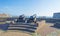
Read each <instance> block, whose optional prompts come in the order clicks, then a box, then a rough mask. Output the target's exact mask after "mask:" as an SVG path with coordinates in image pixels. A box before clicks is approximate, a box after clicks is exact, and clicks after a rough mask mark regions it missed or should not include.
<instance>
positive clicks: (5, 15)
mask: <svg viewBox="0 0 60 36" xmlns="http://www.w3.org/2000/svg"><path fill="white" fill-rule="evenodd" d="M1 17H3V18H4V17H11V16H10V15H8V14H5V13H3V14H0V18H1Z"/></svg>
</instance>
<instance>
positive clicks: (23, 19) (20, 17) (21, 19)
mask: <svg viewBox="0 0 60 36" xmlns="http://www.w3.org/2000/svg"><path fill="white" fill-rule="evenodd" d="M16 22H25V16H24V15H20V16H19V18H18V19H17V21H16Z"/></svg>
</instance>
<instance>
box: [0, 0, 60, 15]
mask: <svg viewBox="0 0 60 36" xmlns="http://www.w3.org/2000/svg"><path fill="white" fill-rule="evenodd" d="M55 12H60V0H0V13H7V14H10V15H21V14H25V15H26V16H28V15H32V14H37V16H53V13H55Z"/></svg>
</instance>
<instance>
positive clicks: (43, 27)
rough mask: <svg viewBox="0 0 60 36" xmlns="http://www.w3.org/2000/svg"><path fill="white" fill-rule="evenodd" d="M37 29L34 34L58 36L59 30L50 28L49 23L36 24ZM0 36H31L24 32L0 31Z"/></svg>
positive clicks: (59, 34) (59, 35)
mask: <svg viewBox="0 0 60 36" xmlns="http://www.w3.org/2000/svg"><path fill="white" fill-rule="evenodd" d="M38 23H39V27H38V28H37V30H36V33H38V35H41V36H60V29H56V28H53V27H50V26H52V25H53V24H51V23H45V21H41V22H38ZM0 36H32V35H30V34H27V33H25V32H21V31H6V32H5V31H2V30H0Z"/></svg>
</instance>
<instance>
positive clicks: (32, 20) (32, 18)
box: [27, 14, 36, 23]
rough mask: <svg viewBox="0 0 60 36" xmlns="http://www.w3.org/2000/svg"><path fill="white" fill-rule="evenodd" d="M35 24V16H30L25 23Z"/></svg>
mask: <svg viewBox="0 0 60 36" xmlns="http://www.w3.org/2000/svg"><path fill="white" fill-rule="evenodd" d="M32 22H33V23H36V15H35V14H34V15H32V16H30V18H29V19H28V20H27V23H32Z"/></svg>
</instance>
